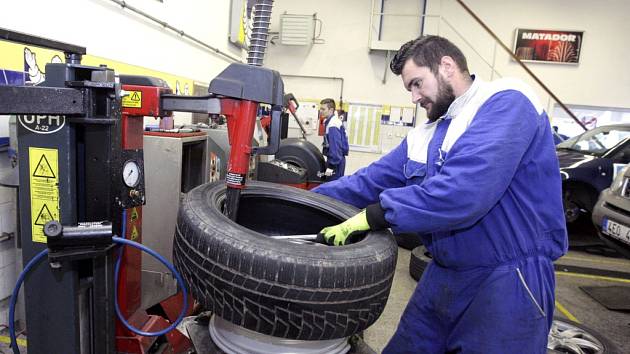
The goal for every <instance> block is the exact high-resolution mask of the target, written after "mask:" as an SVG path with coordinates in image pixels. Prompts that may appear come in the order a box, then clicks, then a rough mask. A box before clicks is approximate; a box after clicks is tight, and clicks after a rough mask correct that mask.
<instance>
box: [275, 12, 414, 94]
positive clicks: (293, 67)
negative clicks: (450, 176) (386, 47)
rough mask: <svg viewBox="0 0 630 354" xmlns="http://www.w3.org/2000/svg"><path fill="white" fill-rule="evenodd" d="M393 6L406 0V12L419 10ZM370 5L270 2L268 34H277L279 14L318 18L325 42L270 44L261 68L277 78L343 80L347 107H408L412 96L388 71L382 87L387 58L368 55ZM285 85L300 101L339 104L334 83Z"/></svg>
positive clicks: (380, 54)
mask: <svg viewBox="0 0 630 354" xmlns="http://www.w3.org/2000/svg"><path fill="white" fill-rule="evenodd" d="M391 1H392V0H387V1H386V3H387V2H391ZM395 1H405V2H407V3H408V4H409V7H412V8H414V9H417V8H418V5H417V2H416V1H415V0H414V1H412V0H395ZM370 5H371V1H369V0H344V1H336V0H320V1H292V0H276V1H274V9H273V14H272V23H271V30H272V31H278V30H279V21H280V14H282V13H283V12H285V11H286V12H288V13H291V14H313V13H317V18H319V19H321V20H322V21H323V28H322V33H321V38H322V39H324V40H325V41H326V43H325V44H314V45H312V46H307V47H299V46H284V45H279V44H278V45H270V47H269V48H268V50H267V56H266V58H265V66H268V67H270V68H273V69H276V70H278V71H280V73H281V74H298V75H313V76H336V77H343V78H344V79H345V80H344V101H346V102H351V101H353V102H361V103H377V104H380V103H391V104H396V105H409V104H410V102H411V101H410V96H409V95H408V94H406V93H405V91H404V90H403V88H402V85H401V83H400V79H399V78H397V77H395V76H394V75H393V74H392V73H391V72H388V73H387V80H386V83H385V84H383V83H382V82H381V80H382V79H383V74H384V73H385V70H386V69H387V70H388V71H389V66H388V65H389V63H386V61H385V53H384V52H377V53H374V54H368V46H367V43H368V27H369V23H370V13H371V11H370ZM387 9H388V8H387V5H386V11H387ZM414 11H415V10H414ZM318 29H319V25H318ZM388 39H389V37H388ZM277 42H279V41H277ZM284 82H285V87H286V88H285V90H286V91H291V92H293V93H294V94H295V96H296V97H298V98H323V97H332V98H334V99H335V100H337V101H338V100H339V82H338V81H332V80H331V81H327V80H314V79H293V78H285V79H284Z"/></svg>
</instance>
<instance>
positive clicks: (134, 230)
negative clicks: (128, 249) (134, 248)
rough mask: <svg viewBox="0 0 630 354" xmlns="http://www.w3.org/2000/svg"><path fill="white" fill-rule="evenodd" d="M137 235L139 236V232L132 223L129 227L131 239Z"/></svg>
mask: <svg viewBox="0 0 630 354" xmlns="http://www.w3.org/2000/svg"><path fill="white" fill-rule="evenodd" d="M138 236H140V233H138V229H137V228H136V225H133V228H132V229H131V241H135V240H137V239H138Z"/></svg>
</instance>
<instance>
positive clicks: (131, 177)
mask: <svg viewBox="0 0 630 354" xmlns="http://www.w3.org/2000/svg"><path fill="white" fill-rule="evenodd" d="M123 181H124V182H125V185H126V186H127V187H130V188H132V187H135V186H137V185H138V183H140V166H138V163H137V162H136V161H133V160H130V161H127V162H125V165H124V166H123Z"/></svg>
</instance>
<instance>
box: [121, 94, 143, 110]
mask: <svg viewBox="0 0 630 354" xmlns="http://www.w3.org/2000/svg"><path fill="white" fill-rule="evenodd" d="M122 106H123V107H130V108H141V107H142V91H129V94H128V95H127V96H123V98H122Z"/></svg>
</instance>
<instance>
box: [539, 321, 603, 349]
mask: <svg viewBox="0 0 630 354" xmlns="http://www.w3.org/2000/svg"><path fill="white" fill-rule="evenodd" d="M547 349H550V350H554V351H555V352H554V353H569V354H600V353H602V354H603V353H604V345H603V343H602V342H601V341H600V340H599V339H597V337H595V336H594V335H592V334H591V333H588V332H587V331H585V330H584V329H582V328H579V327H577V326H574V325H572V324H570V323H567V322H564V321H561V320H554V321H553V323H552V325H551V331H550V332H549V339H548V342H547Z"/></svg>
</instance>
